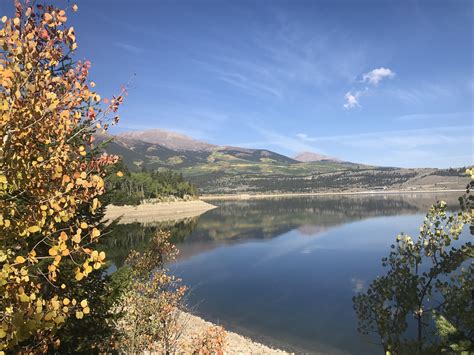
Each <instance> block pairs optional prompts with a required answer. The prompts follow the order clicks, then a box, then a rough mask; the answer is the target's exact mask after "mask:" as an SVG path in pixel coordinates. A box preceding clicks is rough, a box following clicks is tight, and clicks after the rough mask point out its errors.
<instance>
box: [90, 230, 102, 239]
mask: <svg viewBox="0 0 474 355" xmlns="http://www.w3.org/2000/svg"><path fill="white" fill-rule="evenodd" d="M91 236H92V238H97V237H98V236H100V230H98V229H97V228H94V229H93V230H92V233H91Z"/></svg>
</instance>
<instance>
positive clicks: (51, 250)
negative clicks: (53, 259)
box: [48, 247, 58, 256]
mask: <svg viewBox="0 0 474 355" xmlns="http://www.w3.org/2000/svg"><path fill="white" fill-rule="evenodd" d="M48 253H49V255H51V256H55V255H58V250H57V249H56V248H55V247H53V248H50V249H49V252H48Z"/></svg>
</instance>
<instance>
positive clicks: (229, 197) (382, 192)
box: [199, 189, 466, 201]
mask: <svg viewBox="0 0 474 355" xmlns="http://www.w3.org/2000/svg"><path fill="white" fill-rule="evenodd" d="M465 191H466V190H465V189H442V190H364V191H347V192H346V191H341V192H339V191H332V192H294V193H292V192H290V193H272V194H267V193H265V194H254V195H252V194H225V195H224V194H223V195H204V196H200V197H199V199H200V200H202V201H214V200H252V199H266V198H268V199H270V198H292V197H311V196H344V195H406V194H434V193H454V192H461V193H463V192H465Z"/></svg>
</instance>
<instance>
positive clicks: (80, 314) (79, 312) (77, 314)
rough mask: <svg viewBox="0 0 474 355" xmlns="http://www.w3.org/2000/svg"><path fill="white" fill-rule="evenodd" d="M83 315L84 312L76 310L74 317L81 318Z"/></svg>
mask: <svg viewBox="0 0 474 355" xmlns="http://www.w3.org/2000/svg"><path fill="white" fill-rule="evenodd" d="M83 317H84V313H82V312H81V311H77V312H76V318H77V319H82V318H83Z"/></svg>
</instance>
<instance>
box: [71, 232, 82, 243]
mask: <svg viewBox="0 0 474 355" xmlns="http://www.w3.org/2000/svg"><path fill="white" fill-rule="evenodd" d="M72 241H73V242H74V243H77V244H79V243H80V242H81V236H80V235H79V234H74V236H73V237H72Z"/></svg>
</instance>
